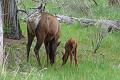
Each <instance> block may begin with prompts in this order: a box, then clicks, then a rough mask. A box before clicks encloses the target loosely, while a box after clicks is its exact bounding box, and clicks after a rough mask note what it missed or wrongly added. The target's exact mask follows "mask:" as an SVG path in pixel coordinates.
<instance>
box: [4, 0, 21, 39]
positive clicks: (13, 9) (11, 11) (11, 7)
mask: <svg viewBox="0 0 120 80" xmlns="http://www.w3.org/2000/svg"><path fill="white" fill-rule="evenodd" d="M3 10H4V25H5V27H4V30H5V32H4V33H5V36H6V37H8V38H12V39H20V38H22V32H21V30H20V24H19V20H18V18H17V5H16V2H15V0H3Z"/></svg>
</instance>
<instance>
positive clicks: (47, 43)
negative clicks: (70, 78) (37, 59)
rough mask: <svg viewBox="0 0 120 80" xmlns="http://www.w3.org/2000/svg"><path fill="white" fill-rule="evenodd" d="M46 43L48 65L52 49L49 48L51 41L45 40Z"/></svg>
mask: <svg viewBox="0 0 120 80" xmlns="http://www.w3.org/2000/svg"><path fill="white" fill-rule="evenodd" d="M44 44H45V49H46V54H47V65H48V62H49V54H50V49H49V46H50V45H49V42H44Z"/></svg>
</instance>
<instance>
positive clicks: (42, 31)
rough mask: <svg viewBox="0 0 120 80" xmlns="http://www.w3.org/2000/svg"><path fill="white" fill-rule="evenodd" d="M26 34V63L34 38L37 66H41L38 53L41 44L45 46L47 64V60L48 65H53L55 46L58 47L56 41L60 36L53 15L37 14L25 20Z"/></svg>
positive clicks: (58, 26) (57, 23)
mask: <svg viewBox="0 0 120 80" xmlns="http://www.w3.org/2000/svg"><path fill="white" fill-rule="evenodd" d="M39 11H41V10H39ZM27 33H28V43H27V61H29V52H30V47H31V44H32V42H33V39H34V37H35V36H36V38H37V42H36V46H35V48H34V52H35V55H36V58H37V61H38V64H39V65H41V63H40V57H39V53H38V52H39V49H40V47H41V45H42V44H43V43H44V45H45V50H46V54H47V62H48V58H49V59H50V63H51V64H54V63H55V56H56V50H57V46H58V45H59V42H58V39H59V36H60V25H59V22H58V20H57V18H56V17H55V16H54V15H52V14H50V13H47V12H38V13H35V14H32V15H30V16H29V17H28V20H27ZM48 56H49V57H48Z"/></svg>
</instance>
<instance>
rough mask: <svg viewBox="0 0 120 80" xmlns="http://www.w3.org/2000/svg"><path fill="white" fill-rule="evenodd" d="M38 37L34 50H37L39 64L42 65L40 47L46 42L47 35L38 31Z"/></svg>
mask: <svg viewBox="0 0 120 80" xmlns="http://www.w3.org/2000/svg"><path fill="white" fill-rule="evenodd" d="M36 37H37V43H36V45H35V48H34V52H35V55H36V58H37V61H38V64H39V65H41V63H40V57H39V49H40V47H41V45H42V43H43V42H44V39H45V36H44V33H40V32H39V31H36Z"/></svg>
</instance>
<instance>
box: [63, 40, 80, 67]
mask: <svg viewBox="0 0 120 80" xmlns="http://www.w3.org/2000/svg"><path fill="white" fill-rule="evenodd" d="M69 56H70V63H71V64H72V57H74V60H75V65H77V64H78V60H77V41H76V40H74V39H73V38H70V39H69V40H68V41H67V42H66V44H65V53H63V57H62V61H63V63H62V65H64V64H66V62H67V60H68V57H69Z"/></svg>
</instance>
